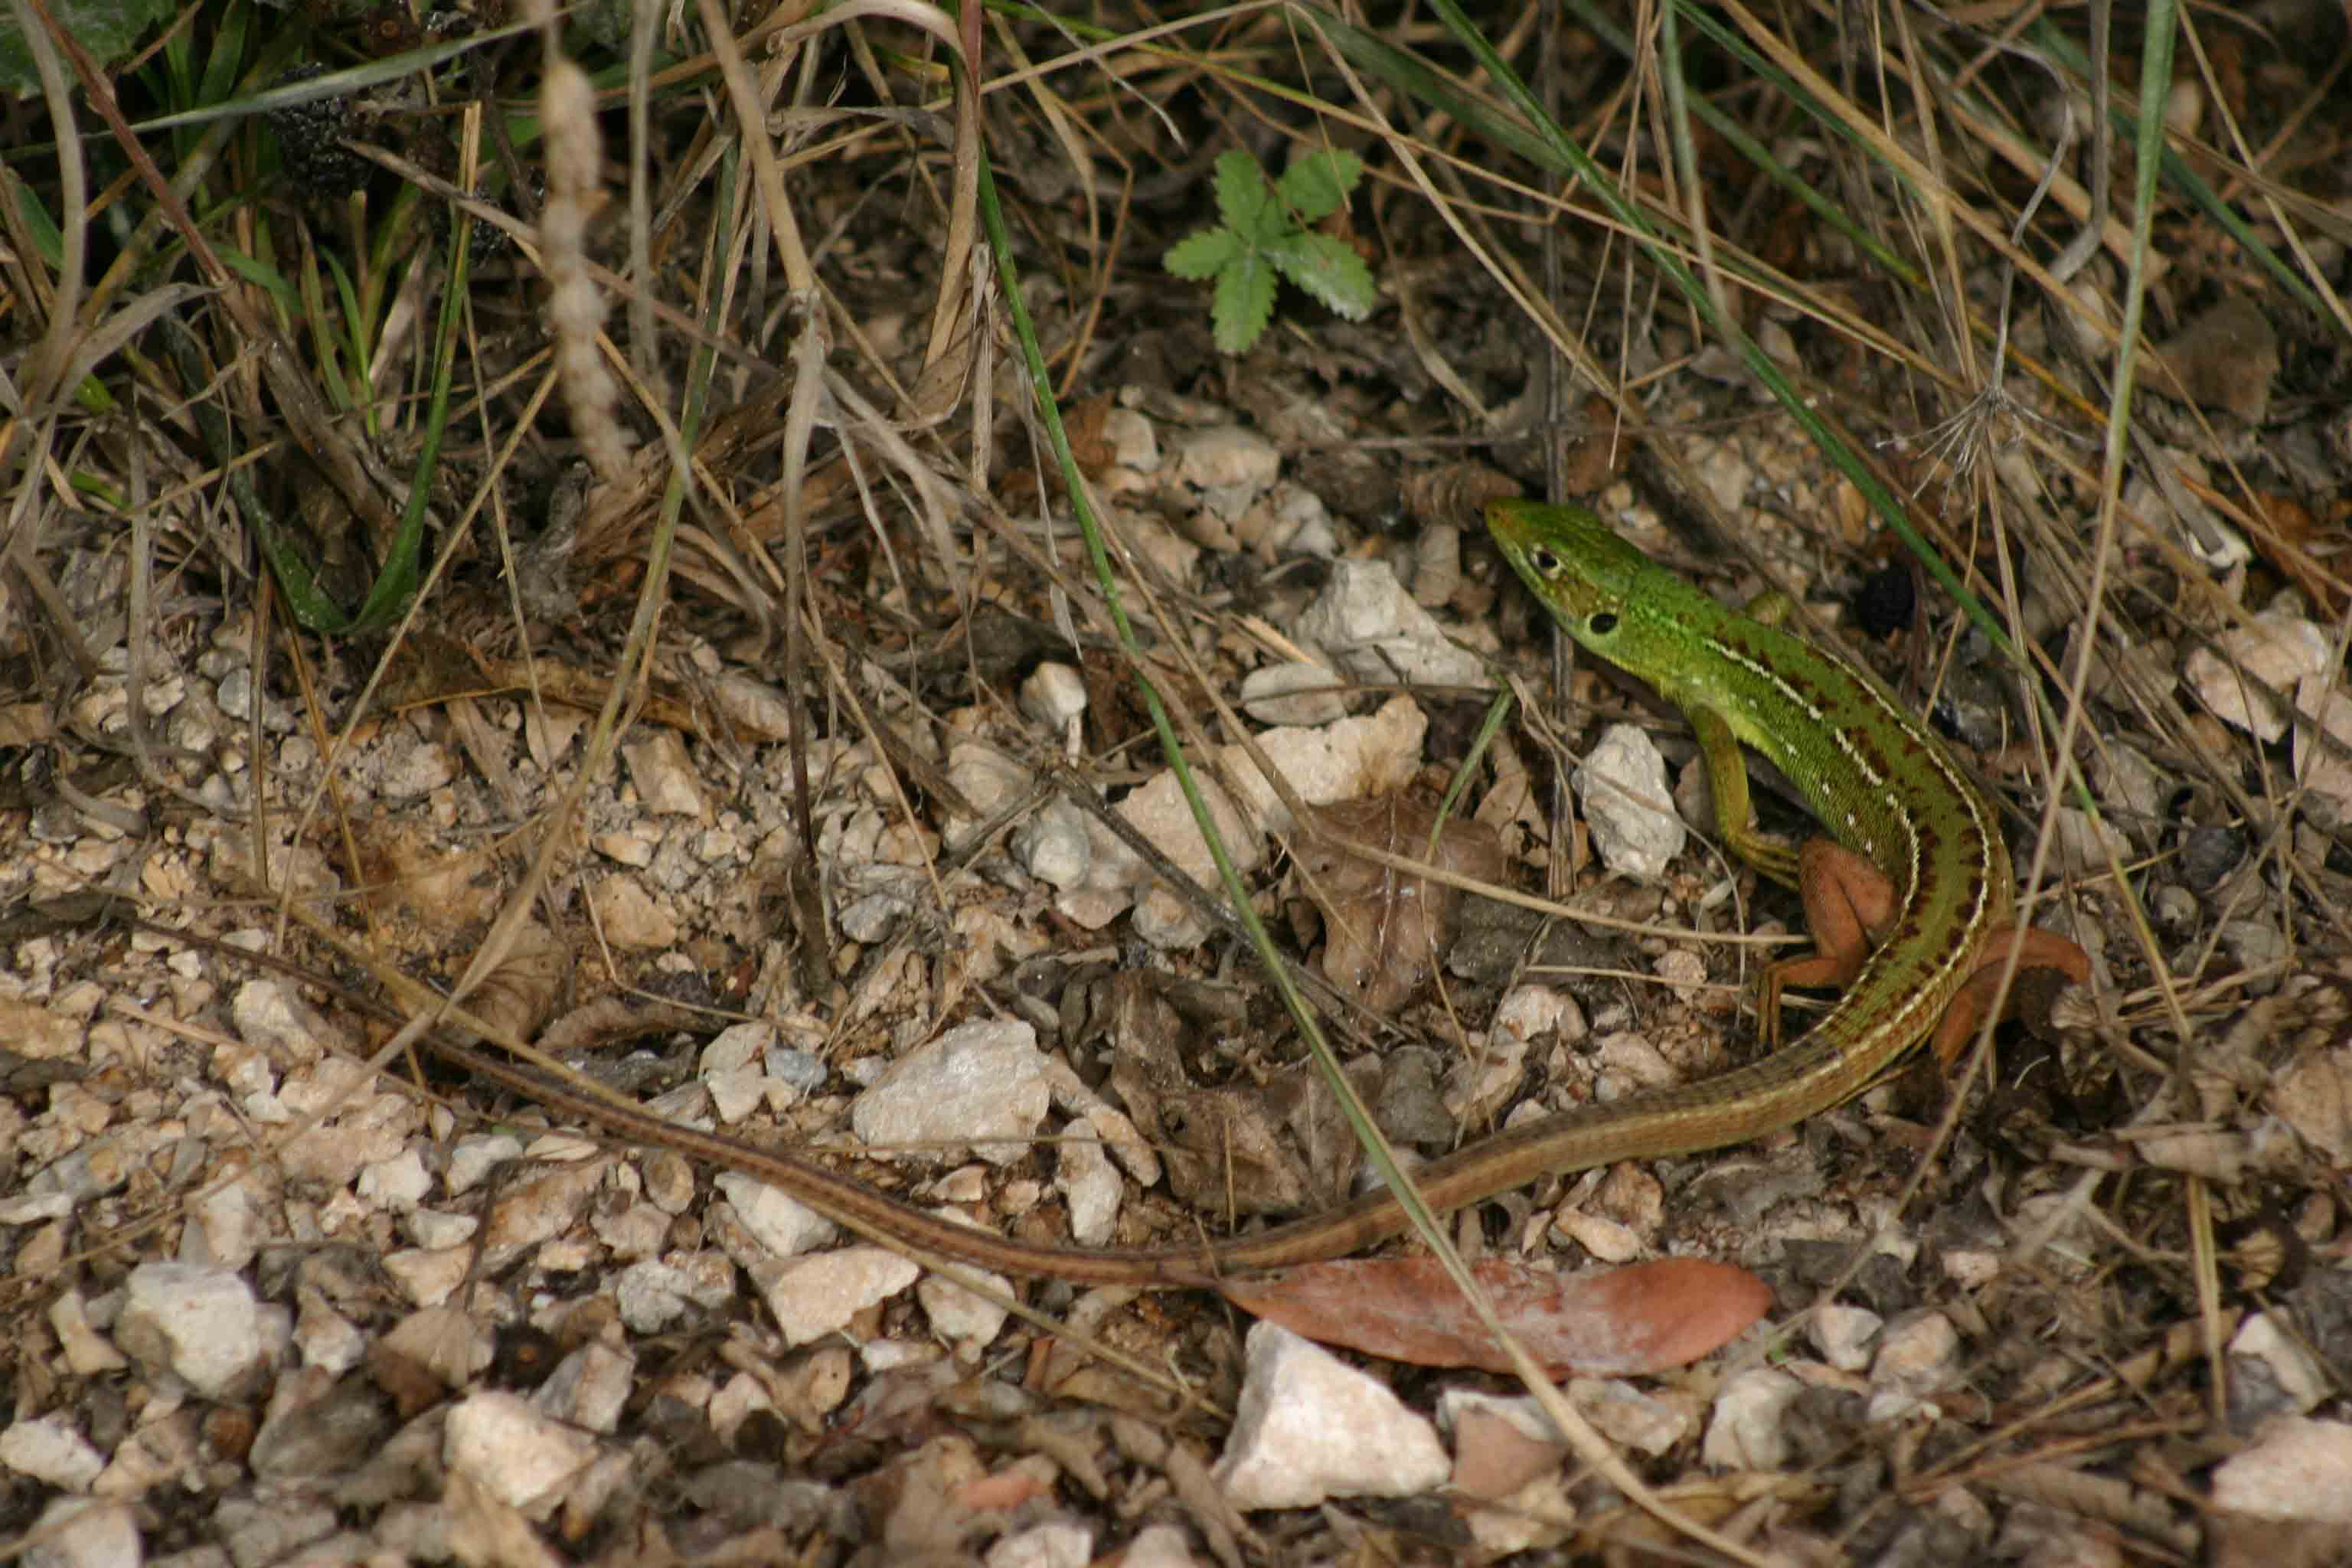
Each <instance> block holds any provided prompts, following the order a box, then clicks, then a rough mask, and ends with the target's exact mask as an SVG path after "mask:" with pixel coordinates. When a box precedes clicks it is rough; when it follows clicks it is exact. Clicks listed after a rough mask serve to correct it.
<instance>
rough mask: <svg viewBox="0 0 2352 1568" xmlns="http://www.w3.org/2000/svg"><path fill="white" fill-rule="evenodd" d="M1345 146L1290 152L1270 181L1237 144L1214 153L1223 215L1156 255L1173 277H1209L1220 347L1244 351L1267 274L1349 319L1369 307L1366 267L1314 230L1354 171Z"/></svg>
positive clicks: (1270, 295)
mask: <svg viewBox="0 0 2352 1568" xmlns="http://www.w3.org/2000/svg"><path fill="white" fill-rule="evenodd" d="M1363 174H1364V165H1363V162H1362V160H1360V159H1359V158H1358V157H1357V156H1356V155H1355V154H1354V153H1342V152H1339V151H1337V150H1335V149H1330V148H1325V149H1323V150H1321V151H1318V152H1314V153H1307V155H1306V156H1305V157H1303V158H1298V159H1295V160H1293V161H1292V163H1291V165H1290V167H1289V168H1287V169H1285V170H1284V171H1283V172H1282V179H1281V180H1280V182H1279V183H1277V184H1267V183H1266V177H1265V170H1264V169H1262V168H1260V167H1259V166H1258V162H1257V160H1256V159H1255V158H1254V157H1252V156H1251V155H1250V154H1249V153H1245V152H1243V151H1242V150H1240V149H1239V148H1236V149H1234V151H1233V152H1230V153H1225V154H1223V156H1222V157H1220V158H1219V159H1218V160H1217V212H1218V215H1219V216H1222V217H1223V219H1224V222H1223V223H1221V224H1219V225H1218V226H1216V227H1214V228H1203V229H1196V230H1194V231H1193V232H1192V233H1191V234H1188V235H1186V236H1185V237H1183V238H1182V239H1181V240H1178V241H1177V242H1176V243H1175V244H1174V245H1172V246H1171V247H1169V249H1168V254H1167V255H1165V256H1163V257H1161V258H1160V265H1161V266H1163V267H1165V268H1168V270H1169V271H1171V272H1173V273H1174V274H1175V275H1176V276H1177V277H1179V278H1188V279H1192V280H1193V281H1194V282H1200V281H1202V280H1203V279H1210V278H1213V279H1216V280H1217V291H1216V294H1215V297H1214V299H1213V302H1212V303H1211V305H1210V308H1209V320H1210V322H1211V324H1212V326H1213V329H1214V331H1215V335H1216V342H1217V348H1218V350H1219V351H1220V352H1222V353H1229V354H1237V353H1244V352H1246V351H1247V350H1248V349H1249V347H1250V345H1251V344H1253V343H1255V342H1257V339H1258V334H1259V333H1260V332H1263V331H1265V323H1266V321H1268V320H1269V319H1270V318H1271V317H1272V316H1273V315H1274V290H1275V276H1276V274H1277V273H1279V274H1280V275H1281V276H1283V277H1285V278H1287V279H1290V280H1291V281H1292V282H1293V283H1296V284H1297V285H1298V287H1300V288H1301V289H1306V290H1307V292H1308V293H1309V294H1312V295H1314V296H1315V297H1316V298H1317V299H1318V300H1321V301H1323V303H1324V304H1325V305H1327V306H1328V307H1329V308H1330V309H1331V310H1334V311H1336V312H1337V313H1338V314H1339V315H1342V316H1345V317H1347V318H1348V320H1349V321H1362V320H1363V319H1364V317H1366V316H1367V315H1369V314H1370V313H1371V309H1372V299H1373V293H1372V272H1371V268H1369V267H1366V266H1365V265H1364V258H1362V257H1360V256H1359V255H1357V254H1356V253H1355V251H1353V250H1352V249H1350V248H1349V247H1348V245H1347V244H1346V242H1345V241H1342V240H1339V239H1335V238H1333V237H1331V236H1329V235H1328V234H1316V233H1314V232H1312V231H1311V230H1310V229H1309V228H1308V227H1307V225H1309V224H1314V223H1320V222H1322V221H1323V219H1325V218H1327V217H1329V216H1331V215H1332V214H1333V213H1335V212H1338V211H1339V208H1340V207H1341V206H1342V205H1344V204H1345V203H1346V202H1347V199H1348V193H1349V191H1352V190H1354V189H1355V188H1356V182H1357V181H1358V180H1360V179H1361V178H1363Z"/></svg>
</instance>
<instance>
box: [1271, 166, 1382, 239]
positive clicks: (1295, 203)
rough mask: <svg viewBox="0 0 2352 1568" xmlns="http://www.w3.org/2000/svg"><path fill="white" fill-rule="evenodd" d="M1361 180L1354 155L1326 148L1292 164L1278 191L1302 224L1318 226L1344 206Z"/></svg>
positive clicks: (1362, 174) (1360, 169) (1285, 173)
mask: <svg viewBox="0 0 2352 1568" xmlns="http://www.w3.org/2000/svg"><path fill="white" fill-rule="evenodd" d="M1363 177H1364V161H1363V160H1362V159H1361V158H1359V157H1357V156H1356V155H1355V154H1354V153H1348V152H1342V151H1340V150H1339V149H1338V148H1335V147H1326V148H1324V149H1322V150H1320V151H1319V152H1314V153H1307V155H1306V156H1305V157H1303V158H1296V159H1293V160H1292V161H1291V164H1290V167H1289V168H1287V169H1285V170H1284V171H1283V172H1282V184H1280V186H1279V187H1277V188H1278V189H1279V190H1280V191H1281V192H1282V199H1283V200H1284V201H1286V202H1287V203H1289V204H1290V210H1291V211H1292V212H1294V213H1297V215H1298V217H1299V220H1300V221H1301V222H1303V223H1320V222H1322V221H1323V220H1324V219H1325V218H1327V217H1329V216H1331V215H1332V214H1333V213H1335V212H1338V211H1339V209H1340V208H1341V207H1342V206H1344V205H1347V201H1348V193H1349V192H1350V191H1352V190H1354V189H1355V188H1356V182H1357V181H1358V180H1360V179H1362V178H1363Z"/></svg>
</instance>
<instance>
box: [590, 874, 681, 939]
mask: <svg viewBox="0 0 2352 1568" xmlns="http://www.w3.org/2000/svg"><path fill="white" fill-rule="evenodd" d="M588 907H589V909H590V910H592V911H593V913H594V914H595V917H596V929H597V930H598V931H601V932H603V933H604V940H605V941H607V942H611V943H612V944H613V945H614V946H615V947H625V948H631V949H635V950H637V951H647V950H651V949H654V948H667V947H675V946H677V917H676V916H674V915H672V914H671V913H670V912H669V911H668V910H666V909H664V908H663V907H662V905H661V903H660V901H659V900H656V899H655V898H654V896H653V895H652V894H650V893H648V892H646V889H644V888H643V887H641V886H639V885H638V882H637V879H635V877H632V876H630V875H628V874H627V873H625V872H619V871H616V872H614V874H613V875H611V876H609V877H605V878H604V879H601V880H600V881H598V882H597V883H596V885H595V886H594V887H593V889H590V891H589V894H588Z"/></svg>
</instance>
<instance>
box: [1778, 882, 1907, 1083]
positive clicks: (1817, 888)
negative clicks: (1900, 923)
mask: <svg viewBox="0 0 2352 1568" xmlns="http://www.w3.org/2000/svg"><path fill="white" fill-rule="evenodd" d="M1797 892H1798V896H1799V897H1801V899H1803V900H1804V904H1805V929H1806V931H1809V932H1810V933H1811V936H1812V939H1813V951H1812V952H1810V953H1807V954H1805V955H1803V956H1801V957H1799V958H1784V959H1781V960H1780V962H1778V963H1774V964H1772V965H1771V966H1770V967H1769V968H1768V969H1766V970H1765V971H1764V974H1763V978H1762V980H1761V981H1760V982H1759V986H1758V993H1759V994H1758V1006H1759V1009H1760V1010H1761V1012H1762V1014H1763V1028H1764V1038H1765V1040H1766V1042H1767V1043H1768V1044H1769V1045H1770V1046H1772V1047H1774V1048H1775V1049H1778V1048H1779V1047H1780V993H1781V992H1782V990H1784V989H1786V988H1787V987H1789V986H1791V985H1793V986H1797V987H1800V988H1810V987H1813V986H1844V985H1849V984H1853V977H1854V976H1855V975H1857V974H1859V973H1862V966H1863V964H1864V962H1866V961H1867V960H1868V959H1869V957H1870V952H1871V950H1872V949H1873V948H1874V947H1876V946H1877V945H1878V943H1879V942H1880V941H1881V940H1883V939H1884V938H1885V934H1886V932H1887V931H1888V930H1889V929H1891V928H1892V927H1893V925H1894V924H1895V918H1896V915H1897V912H1898V911H1897V908H1896V906H1897V902H1898V900H1897V899H1896V896H1895V884H1894V883H1893V882H1892V881H1890V880H1888V879H1887V876H1886V873H1885V872H1884V871H1882V870H1880V869H1879V868H1877V867H1876V866H1874V865H1873V864H1871V862H1870V860H1869V859H1868V858H1866V857H1864V855H1862V854H1861V853H1860V852H1859V851H1856V850H1853V849H1849V848H1847V847H1845V846H1844V845H1843V844H1840V843H1837V842H1836V841H1835V840H1833V839H1829V838H1821V837H1814V838H1808V839H1806V840H1805V842H1804V844H1803V845H1802V847H1800V848H1799V849H1798V851H1797Z"/></svg>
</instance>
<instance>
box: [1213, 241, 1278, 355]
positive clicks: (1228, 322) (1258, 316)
mask: <svg viewBox="0 0 2352 1568" xmlns="http://www.w3.org/2000/svg"><path fill="white" fill-rule="evenodd" d="M1273 317H1274V268H1271V267H1269V266H1267V265H1266V263H1265V258H1264V257H1261V256H1244V257H1241V258H1238V259H1236V260H1235V261H1234V264H1233V265H1232V266H1230V267H1228V268H1225V269H1224V270H1223V272H1220V273H1218V274H1217V294H1216V302H1215V303H1214V304H1213V306H1212V307H1211V308H1210V311H1209V324H1210V326H1211V328H1212V329H1213V336H1214V337H1215V339H1216V344H1217V351H1218V352H1219V353H1229V354H1237V353H1247V352H1248V351H1249V349H1250V347H1251V345H1252V344H1254V343H1255V342H1257V340H1258V334H1259V333H1261V332H1263V331H1265V324H1266V322H1267V321H1271V320H1272V319H1273Z"/></svg>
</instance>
